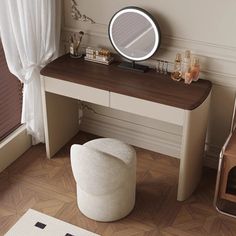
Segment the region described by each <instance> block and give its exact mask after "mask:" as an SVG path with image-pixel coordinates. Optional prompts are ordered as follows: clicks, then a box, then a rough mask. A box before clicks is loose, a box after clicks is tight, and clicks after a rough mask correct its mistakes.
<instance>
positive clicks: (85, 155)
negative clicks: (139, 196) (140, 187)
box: [71, 138, 136, 222]
mask: <svg viewBox="0 0 236 236" xmlns="http://www.w3.org/2000/svg"><path fill="white" fill-rule="evenodd" d="M71 166H72V171H73V175H74V178H75V180H76V188H77V203H78V207H79V209H80V211H81V212H82V213H83V214H84V215H85V216H87V217H88V218H91V219H94V220H97V221H105V222H108V221H114V220H118V219H120V218H123V217H125V216H126V215H127V214H129V213H130V211H131V210H132V209H133V207H134V204H135V186H136V152H135V150H134V148H133V147H132V146H130V145H128V144H125V143H123V142H121V141H119V140H116V139H111V138H100V139H95V140H92V141H89V142H87V143H85V144H84V145H79V144H74V145H72V147H71Z"/></svg>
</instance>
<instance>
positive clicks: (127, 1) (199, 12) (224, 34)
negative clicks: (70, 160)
mask: <svg viewBox="0 0 236 236" xmlns="http://www.w3.org/2000/svg"><path fill="white" fill-rule="evenodd" d="M77 2H78V4H79V9H80V11H81V13H82V14H86V15H87V16H89V17H91V18H92V19H93V20H94V21H95V22H96V24H89V23H84V22H78V21H74V20H73V19H72V18H71V15H70V11H71V8H70V7H71V1H70V0H64V24H63V27H62V30H63V32H64V36H63V42H65V41H66V40H67V39H68V32H67V31H80V30H83V31H84V32H85V37H84V41H83V44H84V46H87V45H90V46H105V47H107V48H110V49H112V47H111V44H110V42H109V39H108V35H107V26H108V23H109V20H110V18H111V17H112V15H113V14H114V13H115V12H116V11H118V10H119V9H121V8H123V7H125V6H130V5H133V6H139V7H143V8H144V9H146V10H148V11H149V12H150V13H152V14H153V16H155V17H156V19H157V20H158V21H159V24H160V27H161V31H162V34H163V38H162V45H161V48H160V50H159V51H158V52H157V53H156V54H155V55H154V56H153V57H152V59H151V60H149V61H148V62H146V63H147V64H149V65H151V66H155V59H165V60H168V61H169V62H172V61H173V60H174V57H175V54H176V53H177V52H183V51H184V50H185V49H191V50H192V51H193V53H194V54H197V55H198V56H199V57H200V60H201V65H202V73H201V77H202V78H205V79H208V80H211V81H212V82H213V93H212V103H211V110H210V122H209V131H208V139H207V147H208V157H209V156H213V158H215V159H214V160H216V159H217V154H218V152H219V149H220V148H221V146H222V144H223V142H224V140H225V138H226V136H227V134H228V130H229V124H230V117H231V114H232V108H233V102H234V96H235V89H236V31H235V30H234V24H235V22H236V15H235V9H236V1H234V0H228V1H215V0H199V1H196V0H195V1H193V0H181V1H171V0H146V1H143V0H132V1H131V0H116V1H108V0H97V1H94V0H77ZM112 50H113V49H112ZM98 83H99V81H98ZM94 108H95V109H96V111H97V112H98V114H92V113H91V112H88V113H87V114H86V119H84V124H83V128H84V129H86V130H88V131H90V132H94V133H97V134H100V135H106V136H116V137H121V138H122V139H124V140H130V137H133V139H134V141H133V144H136V145H139V146H143V147H146V148H149V149H152V150H155V151H160V152H164V153H166V154H171V155H174V156H178V153H179V145H180V140H181V129H180V127H173V126H170V125H169V124H166V123H160V122H158V121H154V120H150V119H146V118H143V117H138V116H133V115H131V114H126V113H121V112H118V111H114V110H113V111H110V110H107V109H105V108H101V107H97V106H94ZM214 160H213V161H214Z"/></svg>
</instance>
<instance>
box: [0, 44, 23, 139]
mask: <svg viewBox="0 0 236 236" xmlns="http://www.w3.org/2000/svg"><path fill="white" fill-rule="evenodd" d="M21 108H22V86H21V83H20V81H19V80H18V79H17V78H16V77H15V76H14V75H12V74H11V73H10V71H9V69H8V67H7V63H6V59H5V55H4V51H3V47H2V44H1V41H0V141H1V140H3V139H4V138H5V137H6V136H7V135H9V134H10V133H11V132H12V131H14V130H15V129H16V128H18V127H19V126H20V125H21Z"/></svg>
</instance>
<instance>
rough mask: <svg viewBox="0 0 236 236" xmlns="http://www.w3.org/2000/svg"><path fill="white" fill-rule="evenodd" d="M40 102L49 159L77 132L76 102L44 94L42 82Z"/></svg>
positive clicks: (59, 96)
mask: <svg viewBox="0 0 236 236" xmlns="http://www.w3.org/2000/svg"><path fill="white" fill-rule="evenodd" d="M42 81H43V80H42ZM42 101H43V116H44V130H45V143H46V153H47V157H48V158H51V157H52V156H53V155H54V154H55V153H56V152H57V151H59V150H60V149H61V148H62V147H63V146H64V145H65V144H66V143H67V142H68V141H69V140H70V139H71V138H72V137H73V136H75V135H76V134H77V133H78V131H79V118H78V100H77V99H73V98H69V97H65V96H61V95H57V94H53V93H48V92H45V90H44V87H43V82H42Z"/></svg>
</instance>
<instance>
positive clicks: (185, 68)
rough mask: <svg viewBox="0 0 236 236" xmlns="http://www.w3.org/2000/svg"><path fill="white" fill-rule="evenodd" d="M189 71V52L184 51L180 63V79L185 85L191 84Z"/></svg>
mask: <svg viewBox="0 0 236 236" xmlns="http://www.w3.org/2000/svg"><path fill="white" fill-rule="evenodd" d="M190 71H191V52H190V50H186V51H185V53H184V58H183V61H182V78H183V79H184V82H185V83H186V84H190V83H191V82H192V78H191V74H190Z"/></svg>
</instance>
